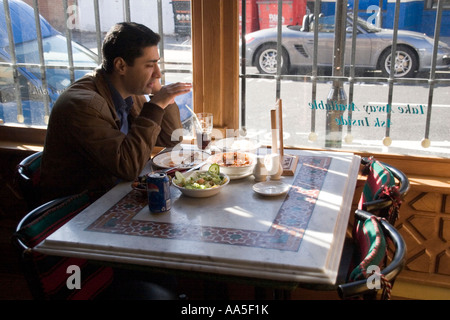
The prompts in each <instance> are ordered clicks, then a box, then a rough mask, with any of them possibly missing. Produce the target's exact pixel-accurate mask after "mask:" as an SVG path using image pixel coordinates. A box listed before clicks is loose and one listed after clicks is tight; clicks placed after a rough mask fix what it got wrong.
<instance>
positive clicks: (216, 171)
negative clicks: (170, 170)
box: [172, 163, 228, 189]
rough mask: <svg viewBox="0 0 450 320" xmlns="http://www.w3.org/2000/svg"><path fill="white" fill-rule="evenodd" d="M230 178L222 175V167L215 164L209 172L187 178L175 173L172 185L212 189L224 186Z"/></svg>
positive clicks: (196, 173) (194, 174) (197, 173)
mask: <svg viewBox="0 0 450 320" xmlns="http://www.w3.org/2000/svg"><path fill="white" fill-rule="evenodd" d="M227 180H228V178H227V177H226V176H224V175H221V174H220V167H219V165H218V164H216V163H213V164H212V165H211V166H210V167H209V169H208V171H201V172H195V173H193V174H191V175H190V176H189V177H185V176H184V175H183V174H182V173H181V172H178V171H177V172H175V177H174V178H173V179H172V183H174V184H176V185H177V186H178V187H182V188H186V189H211V188H216V187H219V186H222V185H223V184H225V183H226V182H227Z"/></svg>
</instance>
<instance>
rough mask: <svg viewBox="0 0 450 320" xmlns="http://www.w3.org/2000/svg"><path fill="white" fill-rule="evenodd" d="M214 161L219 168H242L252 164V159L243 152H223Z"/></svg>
mask: <svg viewBox="0 0 450 320" xmlns="http://www.w3.org/2000/svg"><path fill="white" fill-rule="evenodd" d="M214 160H216V163H217V164H218V165H219V166H221V167H242V166H248V165H250V164H252V158H251V157H250V156H249V154H248V153H243V152H224V153H222V154H219V155H218V156H217V157H216V158H214Z"/></svg>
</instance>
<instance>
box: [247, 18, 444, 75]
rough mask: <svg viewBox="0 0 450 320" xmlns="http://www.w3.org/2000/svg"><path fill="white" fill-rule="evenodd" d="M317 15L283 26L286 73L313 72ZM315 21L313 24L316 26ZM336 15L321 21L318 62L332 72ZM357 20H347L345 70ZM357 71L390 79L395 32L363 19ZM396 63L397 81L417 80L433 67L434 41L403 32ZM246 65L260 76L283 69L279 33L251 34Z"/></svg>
mask: <svg viewBox="0 0 450 320" xmlns="http://www.w3.org/2000/svg"><path fill="white" fill-rule="evenodd" d="M313 17H314V16H312V15H309V16H305V18H304V20H303V25H301V26H300V25H296V26H283V28H282V48H283V52H282V59H281V61H282V62H281V72H282V73H283V74H286V73H288V72H289V71H290V70H291V68H293V67H307V66H309V67H311V66H312V63H313V54H314V32H313V30H314V28H313V24H314V21H313ZM311 20H312V21H311ZM334 20H335V18H334V16H322V17H320V18H319V44H318V52H317V63H318V66H319V67H330V66H332V63H333V50H334V49H333V46H334ZM352 28H353V19H352V15H348V16H347V29H346V32H347V40H346V48H345V65H346V66H349V65H350V57H351V55H350V52H351V51H350V50H351V43H352ZM356 28H357V40H356V58H355V60H356V61H355V67H356V68H362V69H366V70H367V69H372V70H381V72H382V74H383V76H384V77H388V76H389V73H390V69H391V50H392V49H391V46H392V35H393V30H390V29H380V28H377V27H375V26H374V25H372V24H370V23H368V22H366V21H365V20H363V19H361V18H358V20H357V24H356ZM397 38H398V39H397V52H396V58H395V66H394V70H395V77H398V78H401V77H404V78H411V77H414V76H415V72H416V71H425V70H427V69H430V68H431V61H432V59H431V58H432V55H433V43H434V40H433V39H432V38H430V37H428V36H426V35H424V34H421V33H418V32H412V31H405V30H398V36H397ZM245 39H246V65H247V66H256V67H257V68H258V70H259V72H260V73H265V74H275V73H276V70H277V58H276V57H277V45H276V43H277V28H271V29H263V30H259V31H256V32H252V33H249V34H247V35H246V37H245ZM449 65H450V47H449V46H448V45H447V44H445V43H443V42H439V48H438V52H437V61H436V68H437V69H448V68H449Z"/></svg>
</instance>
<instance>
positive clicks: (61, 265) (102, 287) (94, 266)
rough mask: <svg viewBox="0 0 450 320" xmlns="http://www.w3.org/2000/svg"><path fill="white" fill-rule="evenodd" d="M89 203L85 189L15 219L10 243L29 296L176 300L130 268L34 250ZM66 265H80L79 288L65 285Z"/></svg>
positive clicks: (44, 297) (170, 292)
mask: <svg viewBox="0 0 450 320" xmlns="http://www.w3.org/2000/svg"><path fill="white" fill-rule="evenodd" d="M90 203H91V199H90V196H89V194H88V193H87V192H83V193H81V194H78V195H74V196H69V197H64V198H60V199H56V200H53V201H50V202H48V203H46V204H43V205H41V206H39V207H37V208H35V209H33V210H32V211H30V212H29V213H28V214H27V215H26V216H25V217H24V218H23V219H22V220H21V221H20V222H19V224H18V226H17V228H16V232H15V233H14V234H13V236H12V242H13V245H14V246H15V247H16V248H17V251H18V255H19V263H20V266H21V268H22V271H23V273H24V276H25V279H26V281H27V283H28V286H29V289H30V291H31V293H32V295H33V297H34V298H35V299H37V300H88V299H89V300H91V299H105V300H109V299H114V300H115V299H123V300H129V299H142V300H149V299H150V300H155V299H164V300H169V299H176V298H177V297H176V296H175V294H174V293H173V292H172V291H170V290H168V289H166V288H164V287H163V286H160V285H157V284H154V283H151V282H149V281H146V280H145V279H144V280H142V281H141V279H138V278H137V277H130V276H129V275H130V273H131V274H132V275H133V274H134V273H135V272H133V271H130V272H128V273H127V272H125V271H124V270H122V269H119V268H114V269H113V268H112V267H110V266H104V265H102V264H100V263H94V262H92V261H88V260H86V259H82V258H71V257H60V256H51V255H46V254H42V253H39V252H37V251H36V250H34V247H35V246H36V245H38V244H39V243H40V242H41V241H43V240H44V239H45V238H46V237H48V236H49V235H51V234H52V233H53V232H54V231H56V230H57V229H58V228H59V227H61V226H62V225H63V224H64V223H66V222H67V221H69V220H70V219H72V218H73V217H75V216H76V215H77V214H78V213H79V212H81V211H82V210H83V209H84V208H86V207H87V206H88V205H90ZM69 266H78V267H79V268H80V273H81V275H82V283H81V288H79V289H72V288H69V287H68V286H67V283H66V281H67V279H68V277H69V276H70V274H68V272H67V270H68V269H67V268H68V267H69Z"/></svg>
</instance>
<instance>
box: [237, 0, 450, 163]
mask: <svg viewBox="0 0 450 320" xmlns="http://www.w3.org/2000/svg"><path fill="white" fill-rule="evenodd" d="M251 2H252V1H247V3H246V6H247V7H246V10H245V11H244V9H243V8H241V12H245V14H246V15H251V16H246V17H244V16H242V17H241V18H240V21H246V22H247V23H246V28H245V35H243V39H245V41H242V42H241V56H242V55H243V52H244V54H245V57H244V59H243V61H245V62H246V68H245V69H242V70H241V74H240V77H241V94H242V99H241V114H243V115H244V119H243V120H242V125H243V126H244V127H245V128H246V131H247V135H249V136H252V137H253V138H254V139H257V140H259V141H260V142H262V143H265V144H268V145H270V144H271V133H270V129H269V128H270V123H271V122H270V109H271V108H273V106H274V105H275V101H276V99H278V98H280V99H282V101H283V110H284V115H283V120H284V123H283V127H284V139H285V141H284V145H285V146H294V147H303V148H305V147H306V148H332V149H340V150H352V151H361V152H364V151H367V152H375V153H395V154H404V155H425V156H441V157H449V156H450V143H449V136H448V129H447V123H448V122H449V120H450V115H449V114H448V108H449V107H450V105H449V103H448V101H449V94H450V93H449V90H448V89H449V84H450V82H449V79H450V73H449V68H448V67H449V64H450V60H449V54H450V48H449V47H448V45H447V44H445V43H443V42H441V43H438V44H437V48H436V60H434V59H433V52H434V51H433V50H434V45H435V41H434V40H435V39H434V34H431V35H429V36H424V34H423V33H424V32H425V31H422V32H421V29H420V28H422V27H423V25H424V24H427V23H426V22H423V21H422V19H429V23H428V24H430V23H435V21H437V19H436V18H435V17H433V18H432V19H431V18H429V15H428V13H425V12H424V11H423V10H417V7H414V8H413V7H412V6H411V3H404V2H401V3H400V6H401V9H402V11H403V12H406V14H399V15H398V20H399V23H398V25H399V27H398V32H397V35H396V37H397V42H396V48H397V56H396V62H395V63H394V65H392V64H391V59H390V56H391V52H392V51H391V50H392V44H393V39H394V38H393V37H394V31H395V30H393V29H385V30H381V29H379V28H377V27H375V26H374V24H375V21H376V19H375V17H372V16H371V15H370V16H369V17H367V14H366V13H369V14H372V8H370V10H369V5H378V3H379V1H378V0H377V1H372V3H365V4H364V5H366V6H367V8H365V7H361V6H360V8H359V10H357V14H358V16H360V17H363V18H359V19H358V22H357V23H356V24H355V23H353V20H354V12H353V10H352V9H351V8H350V9H349V10H347V9H346V8H345V9H343V10H341V11H342V15H341V14H339V13H338V12H337V11H338V9H339V8H335V3H330V2H319V1H315V4H316V5H318V6H319V7H318V8H317V9H318V10H317V12H315V14H316V15H315V14H314V9H315V8H314V7H312V8H311V7H310V6H309V7H310V8H311V9H312V11H311V12H305V13H306V16H308V17H309V19H303V20H302V21H300V20H298V21H295V19H294V18H295V16H293V10H290V9H289V8H288V7H286V5H284V1H281V0H280V1H277V0H274V1H265V2H262V1H254V4H255V6H256V7H257V9H258V10H251V9H250V7H249V6H250V3H251ZM268 3H271V4H273V6H272V7H271V8H269V7H268ZM282 3H283V6H282V8H281V15H282V18H281V17H280V16H279V13H280V11H279V4H282ZM291 3H292V4H293V5H294V4H295V3H296V1H291ZM268 8H269V9H268ZM390 9H392V10H390ZM394 9H395V8H394V7H392V8H389V10H387V11H388V12H384V13H383V21H384V23H385V24H387V25H389V24H391V25H394V22H395V18H396V16H395V14H394V12H395V10H394ZM266 10H271V11H270V12H269V13H268V14H267V12H266ZM319 14H320V16H322V15H323V17H321V18H320V19H319V25H318V26H317V34H316V36H317V40H318V41H317V45H316V46H315V43H316V41H315V38H314V36H315V32H314V17H315V16H319ZM373 14H376V12H375V13H373ZM441 14H442V12H441ZM255 15H258V19H254V17H255ZM274 16H275V17H277V19H276V20H277V21H278V23H281V24H282V27H279V26H278V24H277V23H275V24H274V23H273V21H271V26H270V27H272V28H270V27H269V26H268V23H266V21H264V19H269V17H274ZM334 16H336V17H342V19H344V21H343V25H344V26H347V27H344V29H341V30H342V31H341V34H342V35H343V37H345V43H346V45H345V49H344V48H342V47H341V50H340V53H341V54H342V55H343V57H342V58H343V65H344V68H343V70H342V68H334V67H333V58H334V57H335V56H336V54H339V52H337V51H336V52H335V51H334V45H335V40H336V36H335V26H336V25H337V21H336V20H335V18H334ZM253 20H258V21H259V26H257V27H256V28H255V26H254V25H251V24H250V22H251V21H253ZM272 20H273V19H272ZM305 21H306V22H305ZM416 21H422V22H420V23H419V22H417V24H413V23H415V22H416ZM305 23H308V25H305ZM288 25H291V26H290V27H287V26H288ZM308 29H309V31H308ZM405 29H406V30H405ZM414 29H416V31H417V33H416V34H414V35H413V34H411V33H408V32H410V31H411V30H414ZM433 30H434V28H433ZM433 32H434V31H433ZM353 34H354V35H355V43H353V41H352V39H353ZM449 36H450V27H449V26H448V25H444V24H443V25H442V27H441V30H440V39H441V40H445V41H447V42H449V41H448V39H449ZM280 39H281V41H280ZM242 48H244V49H243V50H242ZM353 49H354V50H353ZM244 50H245V51H244ZM280 50H281V52H282V54H281V57H278V55H277V53H278V52H279V51H280ZM279 62H280V65H279ZM391 67H392V68H393V70H394V72H395V77H390V71H391ZM338 69H339V70H338ZM330 141H331V143H330Z"/></svg>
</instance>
